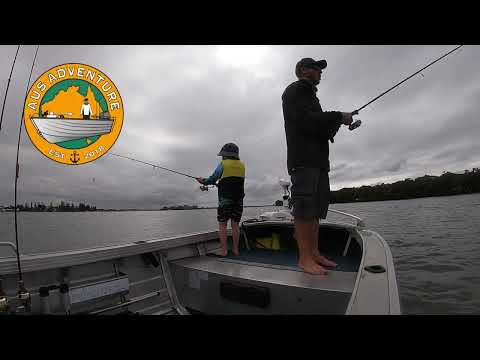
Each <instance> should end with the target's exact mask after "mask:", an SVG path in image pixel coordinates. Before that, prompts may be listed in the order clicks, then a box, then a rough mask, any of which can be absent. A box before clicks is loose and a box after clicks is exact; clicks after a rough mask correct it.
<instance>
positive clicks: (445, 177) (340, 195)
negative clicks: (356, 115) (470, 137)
mask: <svg viewBox="0 0 480 360" xmlns="http://www.w3.org/2000/svg"><path fill="white" fill-rule="evenodd" d="M477 192H480V169H479V168H473V169H472V171H469V170H465V172H464V173H463V174H454V173H451V172H445V173H443V174H442V175H441V176H430V175H425V176H422V177H419V178H416V179H415V180H412V179H405V180H402V181H398V182H395V183H393V184H380V185H374V186H362V187H359V188H344V189H341V190H338V191H332V192H331V195H332V199H331V202H332V203H350V202H355V201H383V200H401V199H413V198H421V197H430V196H447V195H460V194H472V193H477Z"/></svg>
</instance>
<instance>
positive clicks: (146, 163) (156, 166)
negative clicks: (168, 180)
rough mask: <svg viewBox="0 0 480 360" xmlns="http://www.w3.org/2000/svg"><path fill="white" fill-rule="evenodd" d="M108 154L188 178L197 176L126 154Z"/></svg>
mask: <svg viewBox="0 0 480 360" xmlns="http://www.w3.org/2000/svg"><path fill="white" fill-rule="evenodd" d="M108 154H110V155H113V156H118V157H121V158H124V159H128V160H132V161H136V162H139V163H142V164H145V165H150V166H153V167H154V168H159V169H163V170H167V171H171V172H173V173H175V174H179V175H183V176H186V177H189V178H192V179H196V178H197V177H198V176H192V175H188V174H184V173H181V172H179V171H175V170H171V169H167V168H166V167H163V166H159V165H155V164H151V163H148V162H145V161H141V160H137V159H134V158H131V157H128V156H123V155H118V154H114V153H111V152H109V153H108Z"/></svg>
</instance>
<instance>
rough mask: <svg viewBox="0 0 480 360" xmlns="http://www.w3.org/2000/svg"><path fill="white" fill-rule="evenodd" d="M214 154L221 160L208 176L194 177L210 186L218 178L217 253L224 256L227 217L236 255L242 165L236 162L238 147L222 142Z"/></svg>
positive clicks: (241, 206) (237, 252) (240, 215)
mask: <svg viewBox="0 0 480 360" xmlns="http://www.w3.org/2000/svg"><path fill="white" fill-rule="evenodd" d="M218 156H221V157H222V161H221V162H220V164H218V166H217V168H216V169H215V171H214V172H213V174H212V175H211V176H210V177H209V178H208V179H204V178H200V177H199V178H197V181H198V182H199V183H200V184H202V185H213V184H215V183H216V182H217V180H219V181H218V184H217V186H218V209H217V215H218V216H217V220H218V226H219V235H220V245H221V255H222V256H227V253H228V250H227V224H228V220H229V219H230V220H231V226H232V238H233V254H234V255H239V251H238V242H239V237H240V231H239V227H238V224H239V222H240V219H241V217H242V213H243V198H244V197H245V192H244V185H245V165H244V164H243V162H241V161H240V157H239V149H238V146H237V145H235V144H233V143H228V144H225V145H224V146H223V147H222V149H221V150H220V152H219V153H218Z"/></svg>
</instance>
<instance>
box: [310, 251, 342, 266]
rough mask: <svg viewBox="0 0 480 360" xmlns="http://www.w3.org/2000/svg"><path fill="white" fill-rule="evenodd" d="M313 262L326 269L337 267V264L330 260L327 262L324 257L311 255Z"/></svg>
mask: <svg viewBox="0 0 480 360" xmlns="http://www.w3.org/2000/svg"><path fill="white" fill-rule="evenodd" d="M313 260H315V262H316V263H317V264H320V265H323V266H326V267H336V266H337V265H338V264H337V263H335V262H333V261H331V260H328V259H327V258H326V257H325V256H323V255H320V254H313Z"/></svg>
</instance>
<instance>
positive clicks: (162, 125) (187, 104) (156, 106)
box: [0, 45, 480, 208]
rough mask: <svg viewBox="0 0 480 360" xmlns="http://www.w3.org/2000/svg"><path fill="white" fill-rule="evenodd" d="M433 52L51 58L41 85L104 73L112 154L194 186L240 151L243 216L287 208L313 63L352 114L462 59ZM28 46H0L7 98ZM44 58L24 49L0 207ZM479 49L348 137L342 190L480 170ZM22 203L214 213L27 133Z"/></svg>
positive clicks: (170, 52)
mask: <svg viewBox="0 0 480 360" xmlns="http://www.w3.org/2000/svg"><path fill="white" fill-rule="evenodd" d="M452 48H453V46H452V45H445V46H438V45H435V46H421V45H415V46H413V45H408V46H407V45H405V46H403V45H402V46H400V45H392V46H377V45H376V46H366V45H362V46H343V45H342V46H260V45H258V46H160V45H152V46H118V45H111V46H92V45H90V46H78V45H75V46H65V45H63V46H60V45H59V46H40V50H39V53H38V57H37V62H36V65H35V68H34V73H33V78H32V81H33V80H35V79H36V78H37V77H38V76H39V75H40V74H42V73H43V72H44V71H46V70H48V69H49V68H51V67H53V66H56V65H59V64H63V63H68V62H77V63H85V64H88V65H91V66H94V67H96V68H99V69H100V70H102V71H103V72H104V73H106V74H107V75H108V76H109V77H110V78H111V79H112V80H113V81H114V82H115V85H116V86H117V88H118V89H119V91H120V93H121V96H122V99H123V103H124V108H125V117H124V123H123V128H122V132H121V134H120V137H119V138H118V140H117V142H116V143H115V145H114V147H113V148H112V149H111V152H114V153H117V154H121V155H126V156H130V157H134V158H137V159H139V160H143V161H146V162H151V163H154V164H158V165H160V166H164V167H168V168H171V169H174V170H177V171H181V172H185V173H189V174H192V175H194V176H203V177H207V176H209V175H210V174H211V173H212V172H213V170H214V169H215V167H216V165H217V163H218V162H219V160H220V158H219V157H217V156H216V154H217V153H218V151H219V149H220V147H221V146H222V145H223V144H224V143H227V142H235V143H237V144H238V145H239V147H240V157H241V159H242V160H243V161H244V162H245V164H246V166H247V180H246V199H245V204H250V205H253V204H266V203H272V202H273V201H274V200H276V199H279V198H280V197H281V189H280V188H279V186H278V179H279V178H286V179H288V174H287V170H286V142H285V132H284V123H283V116H282V108H281V95H282V92H283V90H284V89H285V87H286V86H287V85H288V84H290V83H291V82H293V81H295V80H296V79H295V76H294V66H295V63H296V62H297V61H298V60H299V59H300V58H302V57H314V58H319V59H320V58H325V59H327V61H328V68H327V70H326V71H324V73H323V75H322V82H321V84H320V85H319V91H318V93H317V95H318V97H319V99H320V102H321V104H322V107H323V108H324V110H340V111H353V110H354V109H356V108H358V107H360V106H362V105H363V104H365V103H366V102H368V101H369V100H370V99H372V98H373V97H375V96H377V95H378V94H380V93H381V92H383V91H384V90H386V89H387V88H389V87H391V86H393V85H394V84H395V83H396V82H398V81H400V80H401V79H403V78H405V77H406V76H408V75H410V74H411V73H413V72H415V71H417V70H418V69H419V68H421V67H423V66H424V65H426V64H427V63H429V62H430V61H432V60H434V59H435V58H437V57H439V56H440V55H442V54H443V53H445V52H447V51H448V50H450V49H452ZM15 51H16V46H12V45H2V46H0V95H1V100H0V101H2V100H3V96H4V93H5V88H6V85H7V79H8V75H9V73H10V67H11V63H12V61H13V57H14V55H15ZM34 52H35V46H22V47H21V48H20V52H19V56H18V59H17V63H16V66H15V70H14V72H13V76H12V81H11V84H10V89H9V93H8V98H7V103H6V106H5V114H4V120H3V125H2V130H1V132H0V205H8V204H13V201H14V176H15V156H16V143H17V137H18V126H19V121H20V117H21V114H22V106H23V101H24V96H25V91H26V87H27V80H28V74H29V71H30V67H31V62H32V59H33V55H34ZM479 58H480V47H479V46H470V45H469V46H465V47H463V48H462V49H461V50H460V51H459V52H456V53H454V54H452V55H450V56H449V57H447V58H446V59H444V60H442V61H441V62H439V63H437V64H435V65H433V66H432V67H430V68H428V69H427V70H426V71H424V72H423V75H424V76H423V77H422V76H420V75H418V76H416V77H414V78H412V79H411V80H409V81H408V82H407V83H405V84H403V85H402V86H401V87H399V88H397V89H395V90H394V91H393V92H391V93H389V94H388V95H386V96H385V97H383V98H382V99H380V100H379V101H377V102H376V103H374V104H372V105H371V106H369V107H367V108H366V109H364V110H363V111H362V112H361V113H360V116H358V117H357V118H359V119H361V120H362V121H363V122H364V124H363V126H362V127H360V128H359V129H357V130H355V131H353V132H350V131H349V130H348V129H347V128H346V127H342V128H341V129H340V131H339V133H338V134H337V136H336V138H335V143H334V144H332V145H331V146H330V161H331V166H332V171H331V174H330V176H331V185H332V189H333V190H338V189H340V188H343V187H352V186H361V185H372V184H376V183H380V182H385V183H389V182H394V181H397V180H402V179H405V178H415V177H418V176H422V175H425V174H430V175H441V174H442V172H444V171H452V172H458V171H463V170H465V169H471V168H473V167H479V165H480V156H479V155H480V143H479V141H478V137H479V135H480V125H478V124H477V121H478V120H477V118H478V113H479V110H480V101H479V100H480V72H478V70H477V67H478V63H477V61H478V59H479ZM20 150H21V151H20V178H19V182H18V185H19V187H18V197H19V203H23V202H25V201H29V202H30V201H43V202H45V203H49V202H50V201H53V202H59V201H61V200H65V201H73V202H80V201H83V202H87V203H89V204H94V205H96V206H97V207H99V208H110V207H114V208H158V207H161V206H164V205H174V204H197V205H203V206H206V205H210V206H214V205H215V204H216V198H217V193H216V191H215V190H214V191H209V192H201V191H200V190H199V188H198V184H197V183H196V182H194V181H192V179H189V178H186V177H182V176H179V175H176V174H172V173H169V172H166V171H163V170H159V169H153V168H151V167H148V166H145V165H142V164H139V163H135V162H132V161H130V160H126V159H121V158H117V157H114V156H110V155H108V154H107V155H105V156H103V157H101V158H100V159H98V160H96V161H94V162H92V163H88V164H85V165H82V166H66V165H61V164H58V163H56V162H53V161H51V160H48V159H47V158H46V157H45V156H44V155H42V154H41V153H40V152H39V151H37V150H36V148H34V146H33V145H32V143H31V142H30V139H29V138H28V135H27V134H26V133H25V131H24V132H23V135H22V142H21V148H20Z"/></svg>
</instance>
